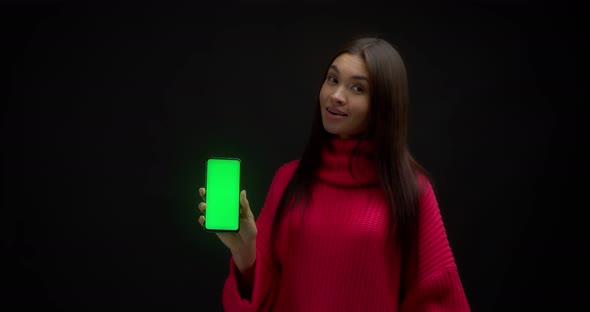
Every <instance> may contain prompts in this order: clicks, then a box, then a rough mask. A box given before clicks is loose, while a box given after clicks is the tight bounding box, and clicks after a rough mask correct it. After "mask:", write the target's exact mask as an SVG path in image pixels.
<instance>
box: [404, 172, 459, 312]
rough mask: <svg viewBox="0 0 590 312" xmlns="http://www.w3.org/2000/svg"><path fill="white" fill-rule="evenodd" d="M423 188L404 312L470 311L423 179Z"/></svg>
mask: <svg viewBox="0 0 590 312" xmlns="http://www.w3.org/2000/svg"><path fill="white" fill-rule="evenodd" d="M421 185H422V190H423V191H422V195H421V198H420V211H419V219H418V220H419V221H418V246H417V247H418V248H417V250H416V252H415V253H414V257H415V259H411V260H410V262H409V263H408V266H409V267H408V274H407V275H406V281H405V288H406V289H407V291H406V294H405V296H404V298H403V300H402V304H401V311H402V312H406V311H407V312H410V311H411V312H420V311H428V312H442V311H449V312H450V311H453V312H462V311H470V307H469V304H468V302H467V298H466V296H465V292H464V290H463V286H462V284H461V280H460V278H459V273H458V269H457V265H456V263H455V259H454V257H453V254H452V252H451V248H450V245H449V241H448V238H447V234H446V231H445V227H444V224H443V220H442V217H441V213H440V209H439V206H438V202H437V200H436V197H435V194H434V191H433V189H432V185H431V184H430V182H428V181H427V180H426V179H424V178H423V179H422V180H421ZM412 258H413V257H412Z"/></svg>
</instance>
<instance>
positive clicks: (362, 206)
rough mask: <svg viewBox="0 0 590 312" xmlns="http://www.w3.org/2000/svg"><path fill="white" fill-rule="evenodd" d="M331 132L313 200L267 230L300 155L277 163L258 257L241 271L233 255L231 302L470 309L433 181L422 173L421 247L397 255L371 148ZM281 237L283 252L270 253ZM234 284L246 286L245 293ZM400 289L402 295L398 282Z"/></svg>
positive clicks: (226, 302) (289, 307) (241, 307)
mask: <svg viewBox="0 0 590 312" xmlns="http://www.w3.org/2000/svg"><path fill="white" fill-rule="evenodd" d="M356 143H357V141H356V140H346V139H340V138H334V139H332V141H331V142H330V145H329V146H327V147H326V148H324V150H323V153H322V166H321V168H320V170H319V171H318V172H317V174H318V183H316V184H315V185H314V186H313V190H312V193H311V201H310V203H309V205H307V206H305V207H296V210H295V211H294V212H293V213H289V214H287V215H286V218H284V219H283V222H282V223H281V226H280V230H279V233H278V235H277V236H276V237H271V236H270V233H271V228H272V222H273V218H274V214H275V211H276V208H277V205H278V202H279V200H280V197H281V194H282V193H283V191H284V189H285V187H286V186H287V183H288V182H289V179H290V178H291V176H292V175H293V172H294V171H295V169H296V167H297V165H298V163H299V162H298V161H297V160H295V161H291V162H289V163H287V164H285V165H283V166H281V167H280V168H279V169H278V170H277V172H276V173H275V176H274V178H273V180H272V183H271V186H270V190H269V192H268V195H267V198H266V200H265V203H264V206H263V208H262V210H261V212H260V215H259V217H258V218H257V220H256V225H257V228H258V235H257V238H256V244H257V246H256V247H257V250H256V255H257V258H256V262H255V265H254V267H253V268H252V270H251V271H250V273H249V274H245V275H240V273H239V271H238V270H237V268H236V267H235V264H234V262H233V259H231V260H230V273H229V276H228V277H227V279H226V283H225V286H224V288H223V306H224V308H225V310H226V311H228V312H233V311H257V312H258V311H285V312H288V311H404V312H405V311H407V312H410V311H412V312H415V311H455V312H457V311H459V312H460V311H470V309H469V305H468V303H467V299H466V297H465V293H464V291H463V287H462V285H461V281H460V278H459V274H458V271H457V266H456V265H455V261H454V258H453V255H452V252H451V249H450V246H449V243H448V240H447V236H446V232H445V229H444V225H443V222H442V218H441V215H440V211H439V207H438V203H437V201H436V198H435V195H434V192H433V190H432V187H431V185H430V183H429V182H428V181H427V180H426V179H425V178H424V177H420V183H421V186H422V189H423V191H422V195H421V198H420V210H419V222H418V226H419V229H418V233H419V234H418V246H417V247H418V249H417V250H418V252H417V253H416V254H415V255H411V256H408V260H407V261H408V265H409V266H408V271H407V272H406V274H405V276H406V280H402V272H401V271H400V268H401V265H400V263H401V255H400V254H398V253H397V252H396V250H397V248H396V246H395V245H394V244H395V239H389V240H388V233H389V232H388V229H389V227H390V226H391V211H390V208H389V206H388V205H387V204H386V200H385V195H384V193H383V192H382V191H381V189H380V188H379V186H378V183H377V182H378V179H377V174H376V171H375V166H374V164H373V162H372V153H373V152H374V151H373V149H372V147H371V146H370V145H369V144H365V143H363V145H362V147H363V148H361V149H360V151H361V155H360V157H355V158H354V159H353V160H352V173H353V174H351V173H350V171H349V159H350V155H351V152H352V149H353V148H354V147H355V144H356ZM273 242H276V243H277V247H278V250H277V251H278V259H277V261H273V260H272V259H271V254H270V251H271V249H270V247H271V243H273ZM238 283H240V285H242V286H245V287H242V288H245V290H244V289H242V292H246V294H245V293H242V294H240V291H239V288H238ZM402 283H403V285H405V287H406V292H405V294H406V295H405V297H404V298H398V294H399V290H400V285H402Z"/></svg>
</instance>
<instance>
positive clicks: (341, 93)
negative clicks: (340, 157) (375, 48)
mask: <svg viewBox="0 0 590 312" xmlns="http://www.w3.org/2000/svg"><path fill="white" fill-rule="evenodd" d="M368 76H369V75H368V72H367V67H366V65H365V62H364V60H363V59H362V58H361V57H360V56H358V55H353V54H348V53H346V54H342V55H340V56H338V57H337V58H336V59H335V60H334V62H333V64H332V65H331V66H330V69H329V71H328V75H327V77H326V80H325V82H324V84H323V85H322V89H321V91H320V106H321V108H322V122H323V124H324V128H325V129H326V131H328V132H329V133H331V134H335V135H338V136H339V137H341V138H349V137H351V136H354V135H358V134H359V133H362V132H363V131H366V129H367V125H368V123H369V109H370V92H369V91H370V90H369V78H367V77H368Z"/></svg>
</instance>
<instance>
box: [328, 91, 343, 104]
mask: <svg viewBox="0 0 590 312" xmlns="http://www.w3.org/2000/svg"><path fill="white" fill-rule="evenodd" d="M330 99H331V100H332V101H333V102H335V103H338V104H342V103H344V102H345V101H346V97H345V96H344V90H343V88H342V87H337V88H336V89H334V92H332V94H331V95H330Z"/></svg>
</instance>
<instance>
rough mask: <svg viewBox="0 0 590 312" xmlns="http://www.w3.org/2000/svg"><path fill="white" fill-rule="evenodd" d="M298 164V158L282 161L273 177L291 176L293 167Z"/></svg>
mask: <svg viewBox="0 0 590 312" xmlns="http://www.w3.org/2000/svg"><path fill="white" fill-rule="evenodd" d="M297 166H299V159H293V160H290V161H288V162H286V163H283V164H282V165H281V166H279V168H278V169H277V170H276V172H275V177H287V178H291V176H292V175H293V173H294V172H295V169H297Z"/></svg>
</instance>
